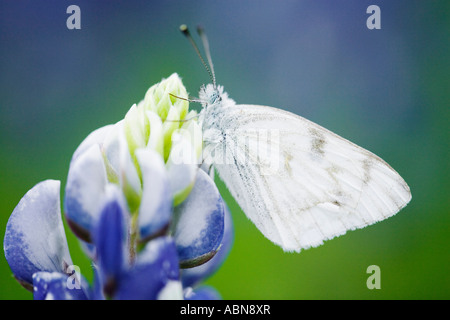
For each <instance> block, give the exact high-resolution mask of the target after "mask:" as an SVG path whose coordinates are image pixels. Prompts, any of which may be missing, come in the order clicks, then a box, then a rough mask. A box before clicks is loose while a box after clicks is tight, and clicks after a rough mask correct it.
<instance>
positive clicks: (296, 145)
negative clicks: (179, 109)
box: [211, 105, 411, 252]
mask: <svg viewBox="0 0 450 320" xmlns="http://www.w3.org/2000/svg"><path fill="white" fill-rule="evenodd" d="M220 121H221V122H220V123H221V125H220V128H221V131H222V136H223V139H222V141H221V142H219V143H217V144H215V148H214V152H212V153H211V154H212V159H213V160H212V161H213V163H214V166H215V168H216V169H217V171H218V173H219V176H220V177H221V179H222V180H223V181H224V182H225V184H226V186H227V187H228V189H229V190H230V192H231V194H232V195H233V197H234V198H235V199H236V201H237V202H238V204H239V205H240V206H241V208H242V210H243V211H244V212H245V214H246V215H247V217H248V218H249V219H250V220H251V221H252V222H253V223H254V224H255V225H256V227H257V228H258V229H259V230H260V231H261V232H262V233H263V234H264V236H266V237H267V238H268V239H270V240H271V241H272V242H274V243H276V244H277V245H279V246H281V247H282V248H283V249H284V250H285V251H297V252H298V251H300V250H301V249H304V248H309V247H314V246H318V245H320V244H322V243H323V241H324V240H327V239H331V238H333V237H336V236H339V235H342V234H344V233H345V232H346V231H347V230H353V229H357V228H363V227H365V226H367V225H370V224H373V223H375V222H377V221H381V220H383V219H386V218H388V217H390V216H392V215H394V214H396V213H397V212H398V211H400V210H401V209H402V208H403V207H404V206H405V205H406V204H407V203H408V202H409V201H410V199H411V193H410V190H409V187H408V185H407V184H406V182H405V181H404V180H403V179H402V178H401V177H400V175H399V174H398V173H397V172H396V171H395V170H394V169H392V168H391V167H390V166H389V165H388V164H387V163H386V162H384V161H383V160H382V159H381V158H379V157H378V156H376V155H374V154H373V153H371V152H369V151H367V150H365V149H363V148H361V147H359V146H357V145H355V144H354V143H352V142H350V141H348V140H346V139H344V138H342V137H340V136H338V135H336V134H334V133H333V132H331V131H329V130H327V129H325V128H323V127H321V126H319V125H317V124H315V123H313V122H311V121H309V120H307V119H304V118H302V117H299V116H297V115H295V114H292V113H290V112H286V111H283V110H280V109H275V108H271V107H264V106H255V105H233V106H230V107H224V108H223V114H222V116H221V120H220Z"/></svg>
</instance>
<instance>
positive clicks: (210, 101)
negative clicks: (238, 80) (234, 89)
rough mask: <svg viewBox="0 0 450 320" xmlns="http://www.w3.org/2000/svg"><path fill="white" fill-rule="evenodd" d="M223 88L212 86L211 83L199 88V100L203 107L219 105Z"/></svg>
mask: <svg viewBox="0 0 450 320" xmlns="http://www.w3.org/2000/svg"><path fill="white" fill-rule="evenodd" d="M222 94H223V87H222V86H218V87H216V86H214V85H213V84H212V83H210V84H207V85H206V86H205V85H203V86H202V87H201V88H200V92H199V98H200V101H202V105H203V107H207V106H210V105H215V104H219V103H220V102H221V101H222Z"/></svg>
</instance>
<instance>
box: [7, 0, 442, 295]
mask: <svg viewBox="0 0 450 320" xmlns="http://www.w3.org/2000/svg"><path fill="white" fill-rule="evenodd" d="M71 4H76V5H78V6H79V7H80V9H81V30H68V29H67V28H66V19H67V18H68V17H69V15H68V14H67V13H66V9H67V7H68V6H69V5H71ZM371 4H376V5H378V6H379V7H380V8H381V29H380V30H369V29H368V28H367V27H366V19H367V18H368V17H369V15H368V14H367V13H366V9H367V7H368V6H369V5H371ZM449 4H450V2H449V1H423V0H419V1H416V0H408V1H380V0H377V1H362V0H359V1H343V0H342V1H336V0H329V1H324V0H320V1H312V0H311V1H289V0H287V1H265V0H262V1H243V0H239V1H237V0H231V1H230V0H228V1H215V2H212V1H108V2H105V1H78V0H74V1H72V0H71V1H61V0H49V1H31V0H30V1H23V0H17V1H5V0H2V1H1V2H0V82H1V83H0V123H1V127H0V175H1V177H0V195H1V201H0V234H1V238H2V239H3V236H4V231H5V226H6V223H7V220H8V217H9V215H10V214H11V212H12V211H13V209H14V207H15V206H16V205H17V203H18V202H19V200H20V199H21V197H22V196H23V195H24V194H25V193H26V192H27V191H28V190H29V189H30V188H31V187H33V186H34V185H35V184H36V183H38V182H39V181H41V180H44V179H48V178H51V179H58V180H61V181H62V186H64V185H65V181H66V176H67V171H68V165H69V160H70V158H71V155H72V153H73V151H74V150H75V148H76V147H77V146H78V144H79V143H80V142H81V141H82V140H83V139H84V138H85V137H86V136H87V135H88V133H89V132H91V131H92V130H94V129H96V128H98V127H100V126H103V125H106V124H109V123H114V122H116V121H118V120H119V119H121V118H123V116H124V115H125V113H126V112H127V110H128V109H129V107H130V106H131V105H132V104H133V103H136V102H139V101H140V100H141V99H142V98H143V96H144V94H145V92H146V90H147V88H148V87H150V86H151V85H152V84H154V83H156V82H158V81H160V80H161V78H163V77H168V76H169V75H170V74H171V73H173V72H177V73H179V74H180V76H181V77H182V78H183V81H184V84H185V85H186V87H187V88H188V91H189V92H190V93H191V94H192V95H194V96H195V95H197V90H198V88H199V86H200V85H201V84H203V83H205V82H208V81H209V78H208V75H207V73H206V71H205V70H204V68H203V67H202V65H201V64H200V62H199V60H198V58H197V57H196V55H195V53H194V51H193V50H192V48H191V47H190V45H189V43H188V42H187V41H186V39H184V38H183V37H182V35H180V33H179V31H178V26H179V25H180V24H181V23H186V24H188V25H190V26H192V27H195V26H196V25H197V24H201V25H203V26H204V27H205V29H206V31H207V34H208V37H209V40H210V45H211V51H212V56H213V60H214V64H215V69H216V75H217V80H218V82H219V83H220V84H222V85H224V86H225V90H226V91H227V92H228V93H229V94H230V96H231V97H232V98H233V99H235V100H236V101H237V102H238V103H251V104H262V105H269V106H274V107H278V108H282V109H285V110H289V111H292V112H294V113H296V114H299V115H301V116H303V117H306V118H308V119H310V120H312V121H315V122H317V123H319V124H321V125H323V126H325V127H326V128H328V129H330V130H332V131H334V132H336V133H338V134H339V135H341V136H343V137H345V138H347V139H349V140H351V141H353V142H355V143H357V144H358V145H361V146H362V147H365V148H367V149H369V150H371V151H373V152H374V153H376V154H377V155H379V156H380V157H382V158H383V159H385V160H386V161H387V162H388V163H389V164H390V165H391V166H392V167H393V168H395V169H396V170H397V171H398V172H399V173H400V174H401V175H402V176H403V178H404V179H405V180H406V181H407V182H408V184H409V185H410V187H411V191H412V194H413V198H412V202H411V203H410V204H409V205H408V206H407V207H406V208H405V209H404V210H402V211H401V212H400V213H399V214H398V215H396V216H395V217H393V218H391V219H388V220H386V221H383V222H381V223H378V224H376V225H373V226H370V227H367V228H365V229H362V230H357V231H352V232H349V233H347V234H346V235H345V236H342V237H339V238H336V239H334V240H331V241H327V242H326V243H325V244H324V245H323V246H320V247H318V248H313V249H309V250H305V251H302V252H301V253H300V254H293V253H284V252H283V251H282V250H281V249H280V248H278V247H276V246H275V245H273V244H272V243H270V242H269V241H268V240H266V239H265V238H264V237H263V236H262V235H261V234H260V233H259V232H258V231H257V230H256V228H255V227H254V226H253V225H252V224H251V223H250V222H249V221H248V220H247V218H246V217H245V215H244V214H243V212H242V211H241V210H240V209H239V208H238V207H237V205H236V203H235V202H234V200H233V199H232V198H231V197H230V195H229V193H228V191H227V190H226V188H225V187H224V186H223V185H222V184H221V183H220V182H219V185H220V187H221V188H220V190H221V192H222V194H223V196H224V197H225V199H226V201H227V203H228V205H229V206H230V208H231V211H232V214H233V219H234V225H235V239H234V246H233V248H232V251H231V253H230V255H229V257H228V259H227V260H226V262H225V263H224V264H223V266H222V268H221V269H220V270H219V271H218V272H217V273H216V274H215V275H214V276H212V277H211V278H210V279H209V280H208V281H207V282H208V284H210V285H212V286H214V287H216V288H217V289H218V291H219V292H220V293H221V295H222V297H223V298H224V299H448V298H450V275H449V274H450V273H449V271H450V270H449V265H450V251H449V240H450V235H449V231H450V228H449V227H450V218H449V217H450V215H449V210H450V206H449V204H450V203H449V191H450V188H449V173H450V170H449V150H450V148H449V127H448V120H449V118H450V113H449V105H450V96H449V89H450V79H449V75H450V62H449V53H450V51H449V49H450V41H449V39H450V34H449V31H450V5H449ZM194 107H196V108H198V106H194ZM67 234H68V238H69V247H70V249H71V254H72V259H73V261H74V263H75V264H77V265H79V266H80V268H81V271H82V273H84V274H86V276H87V277H88V278H89V277H90V274H89V273H90V272H89V270H90V266H89V261H88V260H87V259H86V257H85V256H84V255H83V254H82V252H81V250H80V248H79V245H78V243H77V241H76V239H75V237H74V236H73V235H72V234H71V233H70V232H69V231H68V232H67ZM370 265H378V266H379V267H380V269H381V289H380V290H369V289H368V288H367V287H366V280H367V278H368V276H369V274H367V273H366V269H367V267H368V266H370ZM31 298H32V295H31V293H29V292H28V291H26V290H25V289H22V288H21V287H20V286H19V285H18V284H17V283H16V281H15V280H14V279H13V277H12V275H11V272H10V269H9V267H8V265H7V263H6V260H5V258H4V255H3V254H1V255H0V299H31Z"/></svg>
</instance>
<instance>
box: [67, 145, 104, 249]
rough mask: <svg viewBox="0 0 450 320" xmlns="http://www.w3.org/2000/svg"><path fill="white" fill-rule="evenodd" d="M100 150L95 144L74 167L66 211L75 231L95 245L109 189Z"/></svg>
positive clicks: (68, 189) (71, 166)
mask: <svg viewBox="0 0 450 320" xmlns="http://www.w3.org/2000/svg"><path fill="white" fill-rule="evenodd" d="M107 183H108V181H107V176H106V169H105V164H104V161H103V156H102V153H101V151H100V146H99V145H98V144H94V145H92V146H91V147H89V148H88V149H87V150H85V151H84V152H83V153H82V154H81V155H79V156H78V157H77V158H76V159H75V160H74V161H73V162H72V163H71V165H70V168H69V175H68V177H67V184H66V192H65V197H64V211H65V215H66V218H67V222H68V224H69V226H70V228H71V229H72V231H73V232H74V233H75V234H76V235H77V236H78V237H80V238H81V239H82V240H84V241H87V242H92V234H91V233H92V230H93V228H94V226H95V225H96V222H97V220H98V215H99V213H100V211H101V205H102V204H103V199H104V193H105V189H106V185H107Z"/></svg>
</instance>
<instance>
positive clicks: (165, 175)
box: [4, 74, 233, 299]
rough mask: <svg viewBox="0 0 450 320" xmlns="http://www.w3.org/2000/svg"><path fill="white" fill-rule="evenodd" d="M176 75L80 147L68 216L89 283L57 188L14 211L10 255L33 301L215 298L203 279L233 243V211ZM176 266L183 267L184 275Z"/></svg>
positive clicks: (45, 188) (45, 184)
mask: <svg viewBox="0 0 450 320" xmlns="http://www.w3.org/2000/svg"><path fill="white" fill-rule="evenodd" d="M169 93H171V94H172V95H175V96H180V97H186V96H187V93H186V89H185V88H184V86H183V84H182V82H181V79H180V78H179V77H178V75H177V74H173V75H172V76H170V77H169V78H168V79H166V80H163V81H162V82H161V83H159V84H156V85H154V86H152V87H151V88H150V89H149V90H148V92H147V94H146V95H145V98H144V99H143V100H142V101H141V102H140V103H139V104H137V105H133V106H132V107H131V109H130V110H129V111H128V113H127V114H126V116H125V118H124V119H123V120H121V121H119V122H118V123H116V124H113V125H108V126H105V127H102V128H99V129H97V130H95V131H94V132H92V133H91V134H89V135H88V137H87V138H86V139H85V140H84V141H83V142H82V143H81V144H80V146H79V147H78V148H77V149H76V151H75V153H74V155H73V157H72V159H71V162H70V166H69V173H68V178H67V184H66V186H65V193H64V206H63V207H64V215H65V218H66V221H67V223H68V225H69V227H70V229H71V230H72V231H73V232H74V233H75V234H76V235H77V237H78V238H79V239H80V243H81V244H82V247H83V248H84V249H85V252H86V254H87V255H88V256H89V257H90V258H91V259H92V264H93V268H94V280H93V283H88V281H86V279H85V278H84V277H83V276H82V275H81V274H80V272H79V271H80V270H77V267H76V266H74V265H73V262H72V259H71V257H70V253H69V249H68V245H67V240H66V236H65V233H64V227H63V223H62V217H61V206H60V182H59V181H57V180H45V181H42V182H40V183H38V184H37V185H36V186H35V187H33V188H32V189H31V190H30V191H28V193H27V194H26V195H25V196H24V197H23V198H22V199H21V200H20V202H19V204H18V205H17V207H16V208H15V209H14V211H13V213H12V215H11V217H10V219H9V221H8V224H7V227H6V233H5V239H4V251H5V256H6V259H7V261H8V263H9V265H10V268H11V270H12V272H13V274H14V276H15V278H16V279H17V280H18V281H19V283H21V284H22V285H23V286H24V287H25V288H27V289H29V290H32V291H33V295H34V298H35V299H105V298H107V299H183V298H186V299H208V298H210V299H216V298H219V297H220V296H219V294H218V293H217V292H216V291H215V290H214V289H213V288H210V287H202V286H201V281H202V280H203V279H205V278H206V277H208V276H209V275H211V274H212V273H214V272H215V270H217V268H218V267H219V266H220V265H221V264H222V262H223V261H224V259H225V258H226V256H227V253H228V251H229V249H230V247H231V243H232V234H233V229H232V221H231V218H230V214H229V211H228V209H227V207H226V205H225V203H224V201H223V199H222V197H221V196H220V193H219V191H218V189H217V187H216V186H215V184H214V181H213V178H212V177H211V173H210V172H206V171H204V170H202V169H200V165H201V161H202V159H201V151H202V137H201V130H200V127H199V126H198V124H197V122H196V120H195V116H196V113H195V111H191V112H189V108H188V102H187V101H185V100H183V99H177V98H176V97H174V96H172V95H170V94H169ZM180 268H181V269H183V270H182V272H181V271H180Z"/></svg>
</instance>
